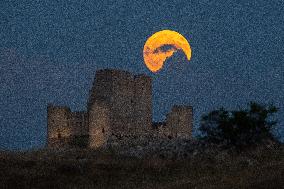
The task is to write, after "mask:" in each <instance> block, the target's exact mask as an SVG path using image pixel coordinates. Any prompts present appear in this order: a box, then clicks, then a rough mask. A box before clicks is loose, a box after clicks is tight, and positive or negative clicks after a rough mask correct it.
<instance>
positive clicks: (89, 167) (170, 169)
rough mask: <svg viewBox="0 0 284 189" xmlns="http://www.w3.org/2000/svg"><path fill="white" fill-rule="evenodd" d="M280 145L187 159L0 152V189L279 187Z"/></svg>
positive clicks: (283, 175) (282, 180)
mask: <svg viewBox="0 0 284 189" xmlns="http://www.w3.org/2000/svg"><path fill="white" fill-rule="evenodd" d="M282 186H284V148H283V145H279V144H273V145H270V146H269V145H261V146H257V147H253V148H251V149H247V150H245V151H242V152H236V151H231V150H221V149H218V148H217V147H216V148H214V147H213V146H211V147H210V148H208V149H204V150H203V151H202V152H201V151H198V152H197V151H196V152H193V153H192V155H191V156H190V157H187V158H186V159H179V160H174V159H165V158H164V159H159V158H151V157H145V158H144V159H135V158H130V157H122V156H116V155H114V154H111V153H110V152H106V151H105V152H97V151H90V150H68V151H47V150H40V151H33V152H1V153H0V187H1V188H165V189H167V188H175V189H177V188H206V189H207V188H216V189H217V188H218V189H220V188H238V189H239V188H249V189H251V188H263V189H267V188H277V189H278V188H281V187H282Z"/></svg>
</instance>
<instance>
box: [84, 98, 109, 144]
mask: <svg viewBox="0 0 284 189" xmlns="http://www.w3.org/2000/svg"><path fill="white" fill-rule="evenodd" d="M88 117H89V147H90V148H99V147H101V146H104V145H105V144H106V142H107V140H108V137H109V136H110V134H111V131H110V123H109V122H110V117H109V105H108V104H107V103H106V102H103V101H94V103H93V104H92V105H91V106H90V109H89V116H88Z"/></svg>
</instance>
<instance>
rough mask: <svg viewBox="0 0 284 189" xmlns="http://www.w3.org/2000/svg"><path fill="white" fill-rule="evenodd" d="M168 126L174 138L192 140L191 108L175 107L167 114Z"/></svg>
mask: <svg viewBox="0 0 284 189" xmlns="http://www.w3.org/2000/svg"><path fill="white" fill-rule="evenodd" d="M166 125H167V127H168V129H169V130H170V132H171V134H172V137H181V138H191V136H192V126H193V114H192V107H191V106H173V107H172V109H171V112H170V113H169V114H167V118H166Z"/></svg>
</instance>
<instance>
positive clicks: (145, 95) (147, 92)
mask: <svg viewBox="0 0 284 189" xmlns="http://www.w3.org/2000/svg"><path fill="white" fill-rule="evenodd" d="M134 112H135V113H134V114H135V116H134V117H135V127H136V131H137V132H140V133H141V132H142V133H143V132H145V130H149V129H150V128H151V126H152V79H151V77H149V76H146V75H137V76H135V89H134Z"/></svg>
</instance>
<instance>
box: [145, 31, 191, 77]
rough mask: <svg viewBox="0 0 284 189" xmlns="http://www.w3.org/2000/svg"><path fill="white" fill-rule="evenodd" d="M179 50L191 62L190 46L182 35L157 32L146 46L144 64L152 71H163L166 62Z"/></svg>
mask: <svg viewBox="0 0 284 189" xmlns="http://www.w3.org/2000/svg"><path fill="white" fill-rule="evenodd" d="M178 50H182V51H183V52H184V53H185V55H186V58H187V60H188V61H189V60H190V58H191V48H190V45H189V43H188V41H187V40H186V39H185V38H184V37H183V36H182V35H181V34H179V33H178V32H176V31H172V30H162V31H159V32H156V33H154V34H153V35H152V36H151V37H149V38H148V39H147V41H146V43H145V45H144V49H143V57H144V62H145V64H146V66H147V68H148V69H149V70H150V71H152V72H153V73H155V72H158V71H159V70H160V69H162V67H163V65H164V62H165V60H166V59H167V58H169V57H171V56H172V55H173V54H174V53H175V52H177V51H178Z"/></svg>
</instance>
